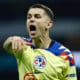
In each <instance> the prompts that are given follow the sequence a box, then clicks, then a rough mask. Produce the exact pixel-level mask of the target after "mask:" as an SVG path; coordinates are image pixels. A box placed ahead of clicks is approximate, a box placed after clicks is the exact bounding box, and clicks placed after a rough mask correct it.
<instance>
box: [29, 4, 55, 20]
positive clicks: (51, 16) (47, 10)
mask: <svg viewBox="0 0 80 80" xmlns="http://www.w3.org/2000/svg"><path fill="white" fill-rule="evenodd" d="M31 8H41V9H43V10H44V11H45V12H46V14H47V15H48V16H49V17H50V19H51V20H52V21H53V19H54V13H53V11H52V10H51V9H50V8H48V7H47V6H45V5H43V4H34V5H32V6H31V7H30V8H29V9H31Z"/></svg>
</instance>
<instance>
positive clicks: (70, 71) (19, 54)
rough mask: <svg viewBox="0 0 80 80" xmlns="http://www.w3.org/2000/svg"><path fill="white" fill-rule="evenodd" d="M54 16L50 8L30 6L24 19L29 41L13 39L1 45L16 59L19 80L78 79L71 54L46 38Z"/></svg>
mask: <svg viewBox="0 0 80 80" xmlns="http://www.w3.org/2000/svg"><path fill="white" fill-rule="evenodd" d="M53 17H54V14H53V12H52V11H51V9H50V8H48V7H46V6H44V5H42V4H35V5H32V6H31V7H30V8H29V10H28V12H27V20H26V24H27V29H28V32H29V36H30V37H31V38H23V37H19V36H13V37H9V38H8V39H7V40H6V41H5V42H4V48H5V50H7V51H8V52H10V53H11V54H13V55H14V56H15V57H16V59H17V63H18V71H19V80H77V76H76V69H75V65H74V59H73V56H72V54H71V52H70V51H69V50H68V49H67V48H66V47H64V46H63V45H61V44H60V43H58V42H57V41H54V40H52V39H51V38H50V37H49V29H50V28H51V27H52V26H53V24H54V22H53Z"/></svg>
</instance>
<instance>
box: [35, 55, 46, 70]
mask: <svg viewBox="0 0 80 80" xmlns="http://www.w3.org/2000/svg"><path fill="white" fill-rule="evenodd" d="M34 66H35V67H36V68H40V69H42V68H44V67H45V66H46V58H45V57H44V56H36V57H35V59H34Z"/></svg>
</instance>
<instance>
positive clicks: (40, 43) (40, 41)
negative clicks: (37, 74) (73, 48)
mask: <svg viewBox="0 0 80 80" xmlns="http://www.w3.org/2000/svg"><path fill="white" fill-rule="evenodd" d="M32 41H33V45H35V46H36V47H38V48H42V49H44V48H48V47H49V45H50V43H51V39H50V37H49V36H44V37H39V38H36V39H33V40H32Z"/></svg>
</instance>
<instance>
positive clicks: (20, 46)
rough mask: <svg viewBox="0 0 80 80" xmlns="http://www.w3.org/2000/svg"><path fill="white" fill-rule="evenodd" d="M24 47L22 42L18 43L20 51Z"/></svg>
mask: <svg viewBox="0 0 80 80" xmlns="http://www.w3.org/2000/svg"><path fill="white" fill-rule="evenodd" d="M22 45H23V44H22V42H21V41H18V47H17V49H18V50H21V49H22Z"/></svg>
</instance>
